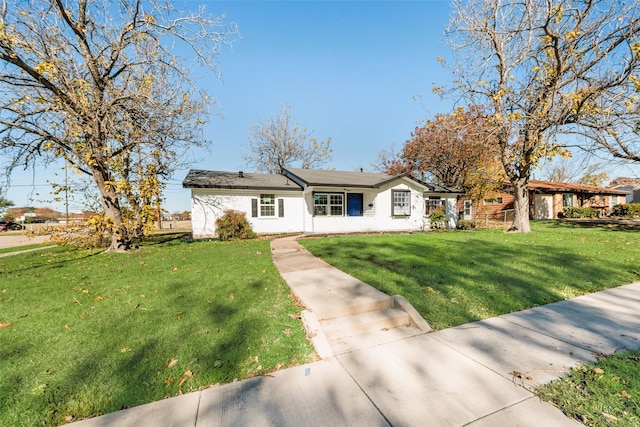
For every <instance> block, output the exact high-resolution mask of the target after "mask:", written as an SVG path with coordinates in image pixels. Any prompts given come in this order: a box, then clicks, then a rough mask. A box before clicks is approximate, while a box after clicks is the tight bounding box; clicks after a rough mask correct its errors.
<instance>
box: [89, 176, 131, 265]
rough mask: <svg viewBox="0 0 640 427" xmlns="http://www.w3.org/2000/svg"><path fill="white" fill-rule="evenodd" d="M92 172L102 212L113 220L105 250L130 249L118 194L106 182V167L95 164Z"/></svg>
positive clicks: (128, 235)
mask: <svg viewBox="0 0 640 427" xmlns="http://www.w3.org/2000/svg"><path fill="white" fill-rule="evenodd" d="M92 173H93V177H94V179H95V181H96V184H97V186H98V191H100V198H101V199H102V206H103V208H104V214H105V216H106V217H107V218H111V220H112V221H113V226H112V229H111V233H110V240H111V244H110V245H109V248H108V249H107V251H115V252H125V251H128V250H129V249H131V244H132V241H131V240H132V239H131V235H130V233H129V232H128V230H127V227H126V225H125V224H124V221H123V218H122V210H121V208H120V202H119V201H118V195H117V194H116V192H115V191H114V190H113V187H112V186H111V185H109V184H107V182H108V181H109V174H108V168H107V167H106V166H103V167H99V166H96V167H94V168H93V169H92Z"/></svg>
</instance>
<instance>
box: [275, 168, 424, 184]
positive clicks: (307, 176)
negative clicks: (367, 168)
mask: <svg viewBox="0 0 640 427" xmlns="http://www.w3.org/2000/svg"><path fill="white" fill-rule="evenodd" d="M283 174H284V175H285V176H289V177H290V178H291V179H292V180H295V181H296V182H298V183H299V184H300V185H302V186H320V187H356V188H380V187H381V186H382V185H384V184H386V183H387V182H389V181H393V180H394V179H397V178H400V176H392V175H387V174H386V173H371V172H343V171H331V170H318V169H298V168H288V169H285V170H284V171H283ZM414 181H415V180H414ZM415 182H416V183H417V184H420V185H422V184H421V183H420V182H418V181H415Z"/></svg>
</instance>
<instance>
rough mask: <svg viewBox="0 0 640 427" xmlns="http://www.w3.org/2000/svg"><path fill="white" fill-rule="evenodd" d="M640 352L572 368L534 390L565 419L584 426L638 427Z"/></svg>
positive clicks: (623, 354) (625, 353) (627, 353)
mask: <svg viewBox="0 0 640 427" xmlns="http://www.w3.org/2000/svg"><path fill="white" fill-rule="evenodd" d="M639 365H640V350H636V351H634V352H630V351H625V352H622V353H617V354H615V355H613V356H611V357H607V358H605V359H602V360H600V361H599V362H598V363H597V364H588V365H584V366H578V367H576V368H574V369H573V370H572V371H571V373H570V374H569V375H568V376H566V377H565V378H562V379H560V380H558V381H554V382H552V383H549V384H547V385H544V386H542V387H541V388H539V389H538V390H536V394H538V396H540V398H541V399H543V400H547V401H551V402H553V403H554V404H555V405H556V406H558V407H559V408H560V409H562V410H563V411H564V412H565V413H566V414H567V415H568V416H570V417H573V418H576V419H577V420H579V421H581V422H582V423H584V424H586V425H587V426H593V427H596V426H598V427H599V426H609V425H615V426H619V427H637V426H639V425H640V369H639V368H638V366H639Z"/></svg>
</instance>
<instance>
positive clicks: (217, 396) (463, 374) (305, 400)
mask: <svg viewBox="0 0 640 427" xmlns="http://www.w3.org/2000/svg"><path fill="white" fill-rule="evenodd" d="M272 250H273V256H274V262H275V263H276V266H277V267H278V269H279V270H280V271H281V273H283V272H284V273H285V274H283V277H285V278H286V277H287V275H286V273H287V272H288V273H295V277H296V278H297V279H298V280H301V281H302V282H304V280H303V279H304V276H305V274H308V275H309V277H307V279H308V280H309V281H311V282H313V283H315V286H323V283H325V282H326V283H327V286H328V288H327V291H328V292H329V291H331V290H332V289H335V286H336V283H335V282H334V281H333V280H334V279H332V278H335V277H345V276H342V275H340V274H338V273H337V272H336V271H333V272H332V273H331V269H332V267H330V266H328V265H327V264H326V263H324V262H322V261H321V260H318V259H316V258H314V257H313V256H312V255H311V254H309V253H308V252H307V251H306V250H304V249H303V248H301V247H300V246H299V245H298V244H297V242H295V240H294V239H284V240H276V241H274V242H273V243H272ZM318 269H321V270H320V271H323V272H324V275H323V277H324V278H325V279H326V280H318V279H319V278H318V277H317V275H318ZM334 270H335V269H334ZM305 272H306V273H305ZM346 276H347V277H350V276H348V275H346ZM351 279H353V278H351ZM353 283H356V284H357V286H358V287H359V288H358V289H357V290H355V291H354V292H355V294H358V295H360V294H363V293H367V292H369V290H368V289H365V288H364V287H363V286H362V285H361V283H362V282H357V281H355V282H353ZM341 289H342V291H341V292H340V293H338V294H336V295H335V297H336V298H335V301H339V300H345V301H347V302H348V300H349V298H348V297H342V298H341V297H340V295H343V296H344V295H346V294H344V293H343V291H344V290H345V289H344V288H341ZM331 292H333V291H331ZM374 294H375V293H374ZM325 303H326V301H317V304H321V305H322V304H325ZM638 307H640V282H638V283H634V284H631V285H626V286H622V287H619V288H614V289H610V290H607V291H603V292H597V293H593V294H590V295H585V296H582V297H579V298H575V299H572V300H566V301H562V302H558V303H555V304H549V305H545V306H541V307H537V308H533V309H529V310H524V311H521V312H517V313H512V314H507V315H504V316H500V317H495V318H491V319H487V320H484V321H480V322H475V323H471V324H466V325H461V326H458V327H455V328H450V329H445V330H442V331H438V332H431V333H422V334H419V335H415V336H411V337H408V338H401V339H397V340H395V341H391V342H387V343H384V344H377V345H373V346H371V347H367V348H362V349H359V350H355V351H352V352H346V353H343V354H339V355H337V356H333V357H329V358H327V359H325V360H322V361H319V362H315V363H311V364H307V365H302V366H297V367H294V368H289V369H285V370H282V371H278V372H274V373H273V374H269V375H265V376H262V377H257V378H252V379H249V380H246V381H240V382H237V383H233V384H228V385H224V386H220V387H216V388H212V389H207V390H204V391H201V392H194V393H189V394H186V395H184V396H178V397H174V398H170V399H166V400H162V401H159V402H154V403H150V404H147V405H142V406H138V407H135V408H131V409H127V410H124V411H120V412H116V413H113V414H108V415H105V416H102V417H98V418H94V419H90V420H85V421H81V422H78V423H75V424H74V426H78V427H89V426H90V427H96V426H114V425H115V426H143V425H144V426H247V425H251V426H389V425H392V426H503V425H504V426H507V425H508V426H532V427H533V426H535V427H537V426H540V425H544V426H579V425H581V424H580V423H578V422H576V421H573V420H571V419H569V418H567V417H565V416H564V414H562V412H561V411H560V410H558V409H557V408H555V407H553V406H552V405H550V404H547V403H544V402H540V400H539V399H538V398H537V397H536V396H535V395H533V393H532V392H531V391H530V390H532V389H533V388H534V387H535V386H536V385H538V384H543V383H546V382H548V381H551V380H553V379H555V378H558V377H560V376H562V375H563V374H564V373H566V372H567V371H568V370H569V369H570V368H571V367H573V366H576V365H577V364H580V363H585V362H593V361H595V360H596V357H595V355H596V354H599V353H603V354H610V353H613V352H615V351H618V350H623V349H636V348H638V347H640V312H639V310H638ZM328 309H330V307H329V308H328Z"/></svg>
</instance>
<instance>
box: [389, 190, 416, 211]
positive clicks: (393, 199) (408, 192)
mask: <svg viewBox="0 0 640 427" xmlns="http://www.w3.org/2000/svg"><path fill="white" fill-rule="evenodd" d="M401 193H403V194H406V195H407V199H406V200H405V203H406V204H407V206H406V207H404V206H403V207H402V210H403V211H402V212H398V213H396V210H397V209H398V208H397V207H396V194H401ZM391 216H392V217H403V218H405V217H409V216H411V190H391Z"/></svg>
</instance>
